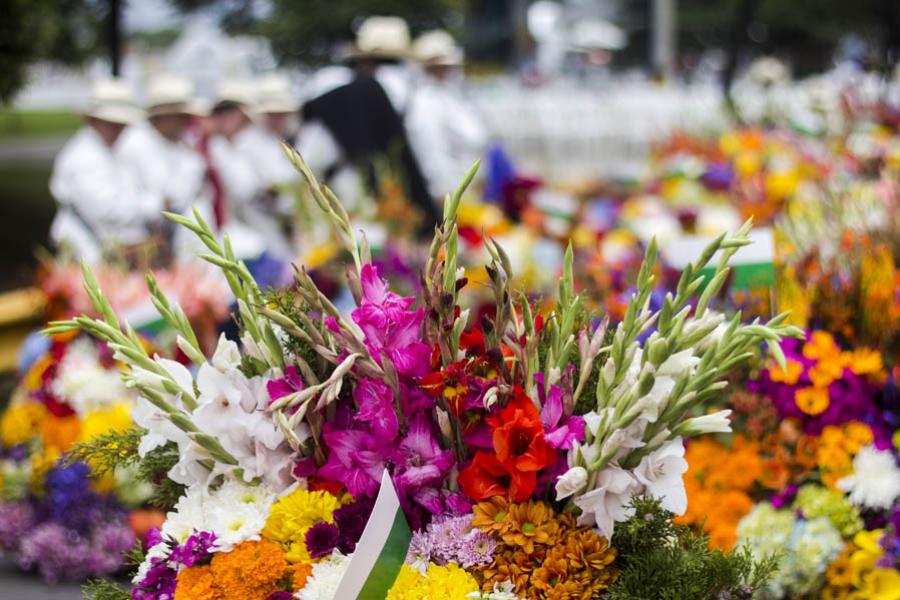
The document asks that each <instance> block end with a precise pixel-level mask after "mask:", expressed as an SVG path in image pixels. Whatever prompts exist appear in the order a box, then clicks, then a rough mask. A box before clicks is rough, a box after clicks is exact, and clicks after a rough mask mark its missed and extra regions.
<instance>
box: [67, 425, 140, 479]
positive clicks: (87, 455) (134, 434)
mask: <svg viewBox="0 0 900 600" xmlns="http://www.w3.org/2000/svg"><path fill="white" fill-rule="evenodd" d="M142 435H144V430H142V429H138V428H136V427H132V428H130V429H127V430H125V431H111V432H109V433H104V434H102V435H98V436H95V437H93V438H91V439H90V440H89V441H87V442H80V443H78V444H75V446H74V447H73V448H72V449H71V450H69V452H68V453H67V455H66V460H67V461H68V462H69V463H73V462H76V461H81V462H85V463H88V464H90V465H91V469H92V470H93V472H94V474H95V475H98V476H100V475H106V474H108V473H112V472H113V471H115V470H116V467H127V466H130V465H133V464H135V463H137V462H138V461H139V460H140V456H138V445H140V443H141V436H142Z"/></svg>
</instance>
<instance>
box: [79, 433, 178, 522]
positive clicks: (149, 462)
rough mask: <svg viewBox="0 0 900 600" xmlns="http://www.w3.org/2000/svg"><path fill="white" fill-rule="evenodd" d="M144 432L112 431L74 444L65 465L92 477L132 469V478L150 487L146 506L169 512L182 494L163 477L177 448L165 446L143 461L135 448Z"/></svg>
mask: <svg viewBox="0 0 900 600" xmlns="http://www.w3.org/2000/svg"><path fill="white" fill-rule="evenodd" d="M144 433H145V432H144V430H143V429H139V428H136V427H133V428H131V429H128V430H126V431H114V432H111V433H105V434H103V435H98V436H96V437H94V438H92V439H91V440H90V441H87V442H82V443H79V444H75V446H74V447H73V448H72V449H71V450H70V451H69V452H68V453H67V455H66V460H68V461H69V462H74V461H82V462H85V463H88V464H90V465H91V468H92V469H93V473H94V474H95V475H98V476H99V475H105V474H108V473H111V472H113V471H114V470H115V469H116V468H117V467H119V468H122V467H130V466H136V476H137V478H138V480H140V481H146V482H147V483H149V484H151V485H152V486H153V493H152V495H151V498H150V503H151V504H153V505H154V506H157V507H159V508H163V509H166V508H171V507H172V506H174V505H175V503H176V502H177V501H178V498H180V497H181V496H182V495H183V494H184V486H183V485H181V484H179V483H175V482H174V481H172V480H171V479H169V478H168V477H167V476H166V473H168V471H169V469H171V468H172V467H173V466H175V463H177V462H178V459H179V456H178V446H177V445H176V444H175V443H174V442H169V443H168V444H166V445H164V446H160V447H158V448H155V449H153V450H151V451H150V452H148V453H147V454H146V456H144V457H143V458H141V457H140V455H139V454H138V446H139V444H140V441H141V436H143V435H144Z"/></svg>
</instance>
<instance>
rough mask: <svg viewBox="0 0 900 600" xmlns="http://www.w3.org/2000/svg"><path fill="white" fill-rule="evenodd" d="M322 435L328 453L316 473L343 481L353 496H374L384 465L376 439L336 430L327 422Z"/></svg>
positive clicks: (362, 433) (359, 432)
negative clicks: (326, 460) (328, 450)
mask: <svg viewBox="0 0 900 600" xmlns="http://www.w3.org/2000/svg"><path fill="white" fill-rule="evenodd" d="M323 438H324V440H325V445H326V446H327V447H328V448H329V449H330V452H329V454H328V462H326V463H325V464H324V465H322V466H321V467H320V468H319V470H318V476H319V477H322V478H324V479H327V480H329V481H338V482H340V483H343V484H344V487H346V488H347V491H349V492H350V494H351V495H352V496H353V497H354V498H360V497H365V496H374V495H375V493H376V492H377V491H378V484H379V482H380V481H381V473H382V472H383V471H384V466H385V457H384V456H383V454H382V452H381V451H380V443H379V440H378V438H376V437H375V436H373V435H370V434H368V433H366V432H364V431H357V430H355V429H344V430H338V429H333V428H329V427H328V425H326V431H325V433H324V435H323Z"/></svg>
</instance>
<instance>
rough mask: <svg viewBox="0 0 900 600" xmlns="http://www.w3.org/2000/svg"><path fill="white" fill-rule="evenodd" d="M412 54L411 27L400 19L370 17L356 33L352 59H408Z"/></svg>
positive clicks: (351, 54) (351, 53)
mask: <svg viewBox="0 0 900 600" xmlns="http://www.w3.org/2000/svg"><path fill="white" fill-rule="evenodd" d="M409 54H410V35H409V26H408V25H407V24H406V21H405V20H403V19H402V18H400V17H369V18H367V19H366V20H365V21H363V22H362V25H360V26H359V29H358V30H357V32H356V44H355V45H354V46H353V50H352V51H351V52H350V58H351V59H360V58H381V59H399V58H407V57H409Z"/></svg>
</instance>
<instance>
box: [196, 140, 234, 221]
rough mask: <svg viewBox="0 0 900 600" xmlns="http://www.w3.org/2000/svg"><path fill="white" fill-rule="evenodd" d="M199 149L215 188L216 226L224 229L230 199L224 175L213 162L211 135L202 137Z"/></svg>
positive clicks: (210, 180)
mask: <svg viewBox="0 0 900 600" xmlns="http://www.w3.org/2000/svg"><path fill="white" fill-rule="evenodd" d="M198 150H199V151H200V155H201V156H202V157H203V162H204V163H205V164H206V178H207V179H208V180H209V184H210V185H211V186H212V190H213V214H215V217H216V228H217V229H222V227H223V226H224V225H225V222H226V221H227V220H228V199H227V197H226V196H225V187H224V186H223V185H222V177H221V176H220V175H219V171H218V169H216V166H215V165H214V164H213V161H212V158H211V157H210V155H209V136H208V135H204V136H203V137H201V138H200V142H199V144H198Z"/></svg>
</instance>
